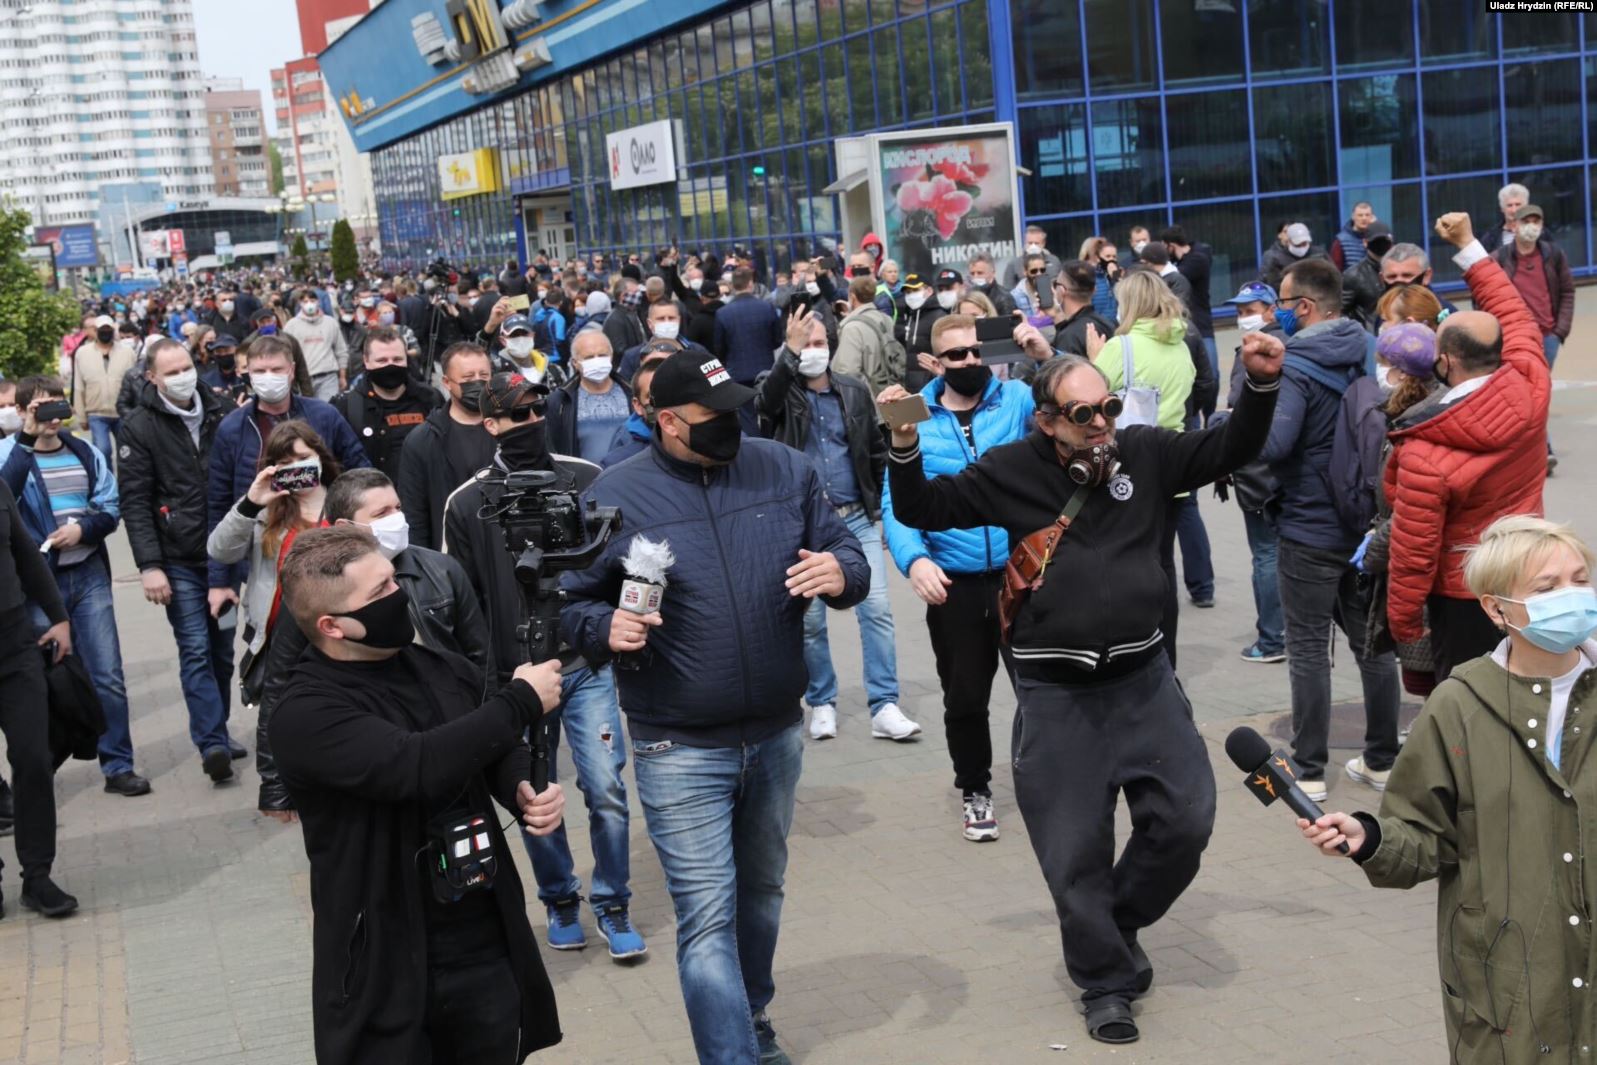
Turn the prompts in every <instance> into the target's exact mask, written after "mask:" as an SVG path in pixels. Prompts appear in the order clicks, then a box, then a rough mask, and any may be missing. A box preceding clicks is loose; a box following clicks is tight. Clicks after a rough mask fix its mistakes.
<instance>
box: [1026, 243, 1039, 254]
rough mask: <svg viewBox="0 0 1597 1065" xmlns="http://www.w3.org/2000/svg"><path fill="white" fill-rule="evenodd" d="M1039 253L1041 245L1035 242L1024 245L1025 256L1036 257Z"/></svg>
mask: <svg viewBox="0 0 1597 1065" xmlns="http://www.w3.org/2000/svg"><path fill="white" fill-rule="evenodd" d="M1040 251H1042V245H1041V244H1038V243H1037V242H1036V241H1035V240H1034V241H1032V242H1031V243H1030V244H1028V245H1026V254H1027V255H1036V254H1037V253H1038V252H1040Z"/></svg>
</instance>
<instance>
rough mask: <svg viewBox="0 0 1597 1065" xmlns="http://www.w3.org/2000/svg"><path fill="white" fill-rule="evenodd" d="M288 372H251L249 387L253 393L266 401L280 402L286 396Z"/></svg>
mask: <svg viewBox="0 0 1597 1065" xmlns="http://www.w3.org/2000/svg"><path fill="white" fill-rule="evenodd" d="M288 386H289V380H288V374H286V373H252V374H250V388H252V389H254V391H255V395H256V396H257V397H258V398H260V399H262V400H265V401H266V402H267V403H281V402H283V400H285V399H287V398H288Z"/></svg>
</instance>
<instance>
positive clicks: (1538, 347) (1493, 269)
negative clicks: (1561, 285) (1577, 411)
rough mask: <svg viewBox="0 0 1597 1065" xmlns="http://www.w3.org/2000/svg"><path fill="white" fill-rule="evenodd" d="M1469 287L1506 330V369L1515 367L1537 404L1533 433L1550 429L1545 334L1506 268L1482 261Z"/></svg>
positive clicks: (1477, 303) (1550, 381)
mask: <svg viewBox="0 0 1597 1065" xmlns="http://www.w3.org/2000/svg"><path fill="white" fill-rule="evenodd" d="M1464 280H1465V281H1466V282H1468V283H1469V295H1470V299H1472V300H1473V301H1474V302H1475V306H1476V308H1477V309H1479V310H1483V311H1485V312H1486V313H1487V314H1490V315H1491V316H1492V317H1494V318H1496V319H1497V321H1498V324H1499V325H1500V326H1501V327H1502V330H1503V365H1505V366H1509V367H1512V368H1513V369H1514V370H1515V371H1517V372H1518V373H1520V374H1521V375H1523V376H1524V377H1525V379H1526V380H1527V381H1529V382H1530V386H1531V395H1532V397H1533V398H1534V400H1535V403H1536V410H1537V421H1536V424H1535V425H1533V426H1530V428H1532V429H1534V430H1541V429H1545V428H1546V426H1547V405H1548V403H1549V402H1551V400H1552V395H1553V376H1552V373H1551V372H1550V371H1549V370H1548V369H1547V357H1546V356H1545V355H1543V354H1542V331H1541V330H1540V329H1539V328H1537V326H1536V319H1534V318H1532V317H1531V313H1530V308H1528V307H1526V306H1525V301H1524V299H1522V298H1521V297H1520V294H1519V290H1518V289H1516V288H1515V287H1514V282H1512V281H1510V280H1509V278H1508V275H1507V274H1505V273H1504V272H1503V268H1502V267H1501V266H1500V265H1498V263H1497V261H1496V260H1494V259H1492V258H1491V257H1490V256H1488V257H1486V258H1484V259H1482V260H1481V261H1480V262H1478V263H1476V264H1475V265H1474V266H1471V267H1470V268H1469V271H1468V272H1467V273H1465V275H1464Z"/></svg>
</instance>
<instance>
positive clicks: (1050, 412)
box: [1037, 395, 1126, 425]
mask: <svg viewBox="0 0 1597 1065" xmlns="http://www.w3.org/2000/svg"><path fill="white" fill-rule="evenodd" d="M1125 409H1126V403H1125V400H1123V399H1121V398H1120V397H1119V396H1114V395H1110V396H1105V397H1104V400H1103V402H1102V403H1082V402H1080V401H1077V402H1073V403H1066V404H1065V405H1064V407H1063V408H1059V407H1040V408H1038V410H1037V413H1038V414H1041V415H1042V416H1043V417H1045V418H1049V419H1053V418H1058V417H1064V418H1065V419H1066V420H1067V421H1069V422H1070V423H1071V424H1073V425H1088V424H1090V423H1091V422H1092V419H1093V418H1094V417H1095V416H1097V415H1100V414H1101V415H1103V417H1104V419H1105V420H1113V419H1115V418H1118V417H1120V412H1121V411H1123V410H1125Z"/></svg>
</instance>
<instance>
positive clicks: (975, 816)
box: [965, 792, 998, 843]
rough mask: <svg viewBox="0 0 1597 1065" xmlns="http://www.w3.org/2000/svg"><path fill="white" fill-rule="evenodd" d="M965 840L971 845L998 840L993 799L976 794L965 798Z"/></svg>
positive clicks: (979, 793)
mask: <svg viewBox="0 0 1597 1065" xmlns="http://www.w3.org/2000/svg"><path fill="white" fill-rule="evenodd" d="M965 838H966V839H968V840H970V841H971V842H972V843H988V842H990V841H992V840H995V839H997V838H998V818H997V816H996V815H995V814H994V813H993V797H992V796H991V795H983V794H982V793H981V792H976V793H974V794H971V795H967V796H965Z"/></svg>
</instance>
